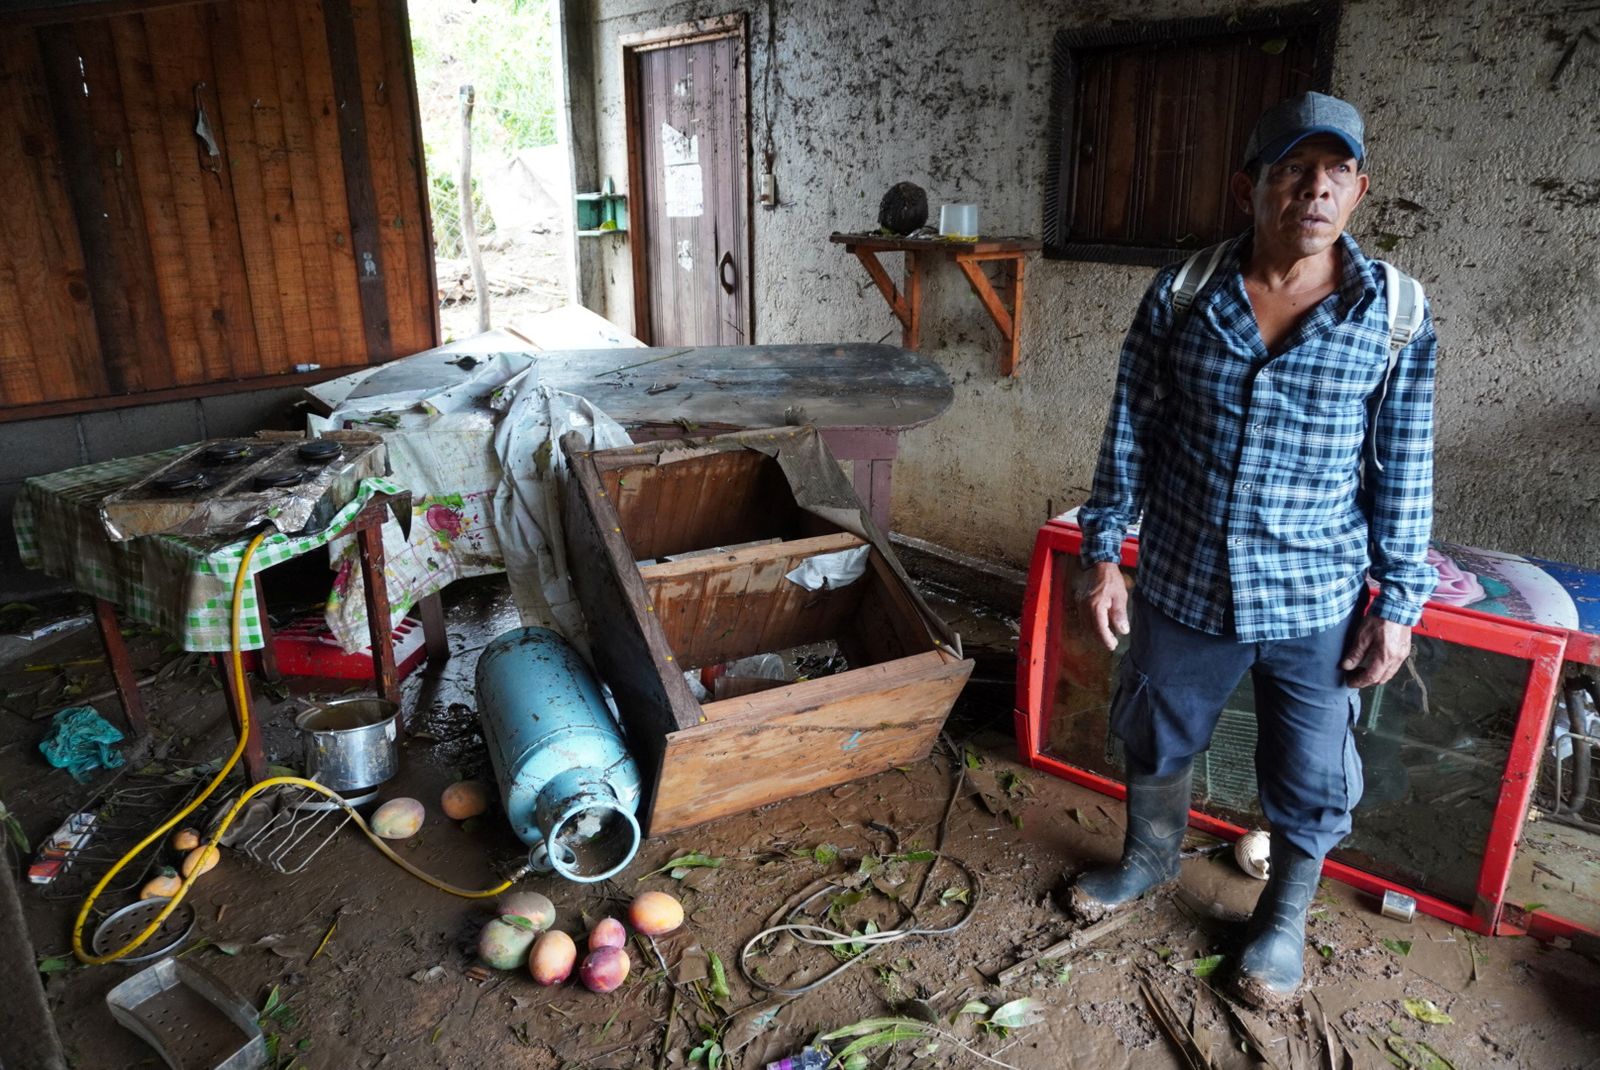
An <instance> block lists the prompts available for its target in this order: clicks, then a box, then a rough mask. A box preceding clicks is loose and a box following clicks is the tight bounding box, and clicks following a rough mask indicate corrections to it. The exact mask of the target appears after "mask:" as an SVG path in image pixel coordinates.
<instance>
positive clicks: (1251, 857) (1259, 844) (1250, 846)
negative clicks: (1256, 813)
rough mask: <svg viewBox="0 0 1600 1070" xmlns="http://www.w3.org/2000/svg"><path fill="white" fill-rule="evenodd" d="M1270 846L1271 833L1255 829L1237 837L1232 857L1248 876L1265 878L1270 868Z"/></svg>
mask: <svg viewBox="0 0 1600 1070" xmlns="http://www.w3.org/2000/svg"><path fill="white" fill-rule="evenodd" d="M1271 848H1272V834H1271V833H1269V832H1263V831H1261V830H1260V829H1256V830H1255V831H1254V832H1247V833H1245V834H1244V835H1243V836H1240V837H1239V842H1237V843H1235V844H1234V845H1233V858H1234V861H1236V862H1238V863H1239V868H1240V869H1242V870H1244V871H1245V872H1246V873H1248V874H1250V876H1252V877H1255V878H1256V879H1257V880H1266V879H1267V871H1268V870H1269V869H1271V868H1272V861H1271Z"/></svg>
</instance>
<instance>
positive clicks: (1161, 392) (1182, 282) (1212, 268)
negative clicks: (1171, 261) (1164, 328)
mask: <svg viewBox="0 0 1600 1070" xmlns="http://www.w3.org/2000/svg"><path fill="white" fill-rule="evenodd" d="M1227 249H1228V243H1227V242H1219V243H1218V244H1216V245H1213V246H1211V247H1209V248H1206V249H1201V250H1200V251H1199V252H1198V253H1193V254H1191V255H1190V257H1189V259H1187V260H1185V261H1184V262H1183V266H1182V267H1181V268H1179V269H1178V273H1177V274H1176V275H1174V276H1173V277H1172V289H1171V291H1170V293H1171V297H1172V326H1171V328H1170V331H1171V332H1176V331H1177V329H1178V328H1179V327H1180V326H1181V325H1182V324H1183V321H1184V318H1185V317H1186V316H1188V315H1189V309H1190V308H1192V307H1193V306H1194V299H1195V297H1196V296H1198V295H1199V293H1200V288H1201V287H1202V286H1204V285H1205V284H1206V283H1207V282H1208V281H1209V280H1210V279H1211V276H1212V275H1213V274H1215V273H1216V270H1217V265H1218V264H1220V263H1221V262H1222V254H1223V253H1225V252H1226V251H1227ZM1170 374H1171V373H1170V369H1168V367H1167V364H1166V362H1163V363H1162V365H1161V368H1160V374H1159V375H1158V376H1157V377H1156V389H1155V395H1156V400H1157V401H1165V400H1166V398H1167V395H1168V394H1170V393H1172V384H1171V382H1170V381H1169V377H1170Z"/></svg>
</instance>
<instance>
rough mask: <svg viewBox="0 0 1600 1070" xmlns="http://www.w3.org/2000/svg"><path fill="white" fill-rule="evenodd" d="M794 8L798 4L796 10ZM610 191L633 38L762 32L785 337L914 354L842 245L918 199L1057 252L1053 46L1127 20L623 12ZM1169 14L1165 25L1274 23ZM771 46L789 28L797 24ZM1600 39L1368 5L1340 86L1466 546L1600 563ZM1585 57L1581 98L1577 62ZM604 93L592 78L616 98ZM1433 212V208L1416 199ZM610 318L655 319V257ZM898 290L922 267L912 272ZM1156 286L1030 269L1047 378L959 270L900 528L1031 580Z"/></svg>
mask: <svg viewBox="0 0 1600 1070" xmlns="http://www.w3.org/2000/svg"><path fill="white" fill-rule="evenodd" d="M768 3H770V4H771V5H772V6H770V7H769V6H768ZM586 6H587V7H589V8H592V10H593V11H594V12H595V21H594V24H593V31H592V33H593V42H592V45H593V47H592V53H591V54H592V56H593V58H594V65H595V69H594V70H593V71H592V72H588V71H585V70H583V69H581V68H579V67H577V65H576V64H575V65H574V69H573V71H572V72H571V74H572V77H573V78H574V79H576V80H577V81H578V82H579V83H580V84H578V85H575V86H574V87H573V91H574V92H582V91H583V89H584V88H585V84H586V85H587V87H588V88H590V89H592V91H593V92H594V93H595V105H596V111H595V114H596V135H597V141H598V155H599V159H598V166H597V168H596V172H597V173H598V174H599V175H600V176H604V175H607V174H609V175H611V176H612V177H613V178H614V179H615V180H616V181H617V183H618V186H619V188H620V187H622V186H624V185H625V181H626V176H627V166H626V150H625V141H624V129H623V122H624V116H623V108H622V81H621V53H620V46H619V44H618V40H617V39H618V36H619V35H620V34H623V33H627V32H631V31H637V30H645V29H650V28H655V27H660V26H666V25H673V24H677V23H682V22H686V21H689V20H692V19H697V18H703V17H709V16H712V15H720V14H724V13H727V12H729V11H741V10H742V11H745V12H746V13H747V16H748V25H749V41H750V57H751V64H750V67H751V69H750V88H751V94H750V100H751V126H752V142H753V144H754V145H755V146H756V147H757V148H758V149H759V147H760V146H761V145H762V144H763V142H764V140H765V138H766V136H767V131H768V129H769V126H770V130H771V137H772V142H773V145H774V147H775V150H776V167H775V169H776V173H777V177H778V184H779V195H780V199H781V202H782V203H781V205H780V206H779V207H778V208H776V209H773V210H770V211H768V210H762V209H760V208H758V209H756V218H755V235H756V256H755V267H754V277H755V280H754V284H755V286H756V294H757V297H756V340H757V341H759V342H764V343H782V342H809V341H841V340H851V341H856V340H861V341H878V340H880V339H889V340H898V338H899V327H898V324H897V322H896V321H895V320H894V318H893V317H892V316H891V315H890V313H889V311H888V309H887V308H886V306H885V305H884V302H883V300H882V298H881V297H879V295H878V294H877V293H876V292H875V291H874V290H873V289H872V288H871V286H870V284H869V283H868V281H867V278H866V275H865V273H864V272H863V271H862V270H861V268H860V266H859V265H858V264H857V263H856V262H855V260H854V258H852V257H847V256H846V254H845V253H844V252H843V251H842V249H841V248H840V247H839V246H835V245H830V244H829V243H828V241H827V236H828V234H829V232H830V231H834V230H859V229H870V228H872V227H874V226H876V211H877V203H878V198H879V197H880V196H881V195H882V193H883V191H884V190H886V189H887V188H888V187H889V186H890V185H891V184H893V183H894V182H896V181H899V180H902V179H909V180H912V181H915V182H917V183H919V184H921V185H923V186H924V187H925V188H926V189H927V190H928V193H929V199H930V201H931V202H932V203H933V204H934V205H937V204H939V203H940V202H941V201H953V200H962V201H969V200H970V201H976V202H978V203H979V204H980V205H981V206H982V226H983V230H984V231H985V232H987V233H1000V234H1020V233H1028V234H1038V233H1040V231H1041V228H1042V215H1043V211H1042V193H1041V191H1042V189H1043V181H1044V174H1045V149H1046V132H1047V122H1048V118H1049V97H1050V78H1051V66H1050V49H1051V38H1052V35H1053V33H1054V31H1055V30H1056V29H1058V28H1060V27H1090V26H1099V25H1104V24H1105V23H1106V22H1108V21H1110V20H1119V21H1121V20H1125V19H1126V18H1127V16H1128V14H1129V12H1130V11H1132V10H1134V9H1132V8H1130V7H1129V6H1128V5H1126V4H1125V3H1120V2H1119V3H1105V2H1098V0H1055V2H1042V0H1020V2H1016V3H1011V2H1006V3H1001V2H997V0H988V2H979V3H974V4H971V5H934V4H927V3H920V2H916V0H898V2H896V0H868V2H867V3H860V2H850V0H768V2H761V0H753V2H751V3H740V2H739V0H691V2H687V3H676V4H655V3H647V2H642V0H593V2H592V3H586ZM1267 6H1270V5H1266V4H1261V3H1230V4H1226V5H1223V4H1217V3H1211V4H1207V3H1201V2H1196V0H1157V2H1153V3H1149V4H1145V5H1142V11H1141V13H1140V17H1148V18H1151V19H1156V18H1171V17H1178V16H1190V15H1202V14H1217V13H1220V12H1226V11H1233V10H1236V9H1245V8H1248V9H1255V8H1264V7H1267ZM769 27H770V30H769ZM1586 28H1587V29H1590V30H1591V31H1593V32H1594V33H1595V34H1596V35H1600V12H1596V11H1594V10H1593V9H1592V5H1576V6H1575V5H1573V4H1570V3H1554V2H1549V3H1530V2H1526V0H1523V2H1517V0H1509V2H1506V0H1494V2H1489V0H1463V2H1460V3H1456V2H1451V3H1445V2H1443V0H1366V2H1361V0H1355V2H1350V3H1347V4H1345V5H1344V11H1343V19H1342V23H1341V28H1340V31H1339V36H1338V41H1337V47H1336V53H1335V60H1334V87H1333V88H1334V91H1335V92H1337V93H1339V94H1341V95H1345V96H1347V97H1349V98H1350V99H1352V100H1354V101H1355V102H1356V103H1357V104H1358V105H1360V106H1361V107H1362V108H1363V109H1364V110H1365V112H1366V115H1367V119H1368V124H1369V132H1370V135H1369V144H1370V149H1371V164H1372V167H1371V170H1372V183H1373V184H1372V195H1371V197H1370V198H1369V200H1368V202H1367V203H1366V204H1365V205H1364V206H1363V207H1362V209H1361V210H1360V211H1359V212H1358V213H1357V216H1356V218H1355V221H1354V223H1353V226H1352V229H1353V231H1354V233H1355V236H1356V237H1357V239H1358V240H1360V241H1362V242H1363V244H1364V245H1365V246H1366V247H1367V248H1368V250H1369V251H1370V252H1374V253H1376V249H1375V247H1374V245H1373V241H1374V239H1375V237H1376V236H1377V234H1378V233H1379V232H1383V233H1387V234H1394V235H1398V236H1399V242H1398V244H1397V245H1396V246H1395V247H1394V248H1393V250H1392V251H1391V252H1390V253H1389V254H1387V255H1388V256H1389V258H1390V259H1392V260H1394V261H1395V262H1397V263H1398V264H1399V265H1400V266H1401V267H1402V268H1404V269H1405V270H1407V271H1409V272H1411V273H1412V274H1414V275H1416V276H1417V277H1419V278H1420V279H1421V280H1422V281H1423V283H1424V285H1425V286H1426V287H1427V289H1428V292H1429V294H1430V296H1431V299H1432V301H1433V303H1434V310H1435V316H1436V322H1437V324H1438V329H1439V334H1440V336H1441V339H1442V345H1441V355H1440V365H1439V408H1438V520H1437V525H1436V534H1437V535H1438V536H1439V537H1441V538H1445V539H1449V540H1453V541H1457V542H1464V543H1468V544H1472V545H1478V546H1485V547H1492V548H1500V549H1506V550H1513V551H1520V552H1526V553H1530V554H1536V555H1540V556H1547V557H1553V558H1557V559H1563V560H1568V561H1572V562H1574V563H1579V564H1586V565H1590V566H1600V522H1597V519H1596V518H1597V516H1600V354H1597V352H1596V346H1597V342H1600V111H1597V110H1596V108H1595V106H1594V102H1595V100H1596V99H1597V98H1600V45H1597V44H1596V43H1595V40H1594V38H1593V37H1583V36H1581V31H1583V30H1584V29H1586ZM1571 42H1576V44H1575V47H1574V48H1573V50H1572V54H1571V57H1570V59H1569V60H1568V62H1567V63H1566V64H1565V66H1564V68H1563V69H1561V71H1560V73H1559V77H1557V68H1558V66H1559V65H1560V60H1561V58H1562V56H1563V55H1564V54H1565V53H1566V52H1567V50H1568V45H1569V43H1571ZM586 76H587V77H586ZM1410 205H1419V206H1420V207H1409V206H1410ZM604 256H605V261H604V268H603V270H602V271H601V272H599V285H601V286H602V287H603V293H602V294H601V295H599V297H598V299H597V297H596V295H595V294H593V293H590V294H587V295H586V303H590V304H591V305H598V306H600V307H603V308H604V310H605V311H606V313H607V315H609V316H610V318H611V319H613V320H614V321H615V322H617V323H619V324H622V325H624V326H627V325H628V324H629V323H630V320H631V312H630V309H631V304H630V300H631V299H630V277H629V275H630V271H629V263H628V259H627V249H626V246H625V245H622V244H620V243H618V244H616V245H614V246H608V247H607V248H606V250H605V252H604ZM891 270H892V271H896V270H898V269H897V266H894V265H892V263H891ZM1149 277H1150V270H1149V269H1146V268H1128V267H1114V266H1109V265H1104V264H1095V263H1069V262H1062V261H1046V260H1039V261H1036V262H1034V263H1032V264H1030V265H1029V267H1028V272H1027V308H1026V314H1025V315H1024V317H1023V336H1024V347H1023V359H1022V369H1021V374H1020V375H1019V376H1018V377H1017V378H1016V379H1013V380H1005V379H1000V378H998V377H997V375H996V352H997V349H998V335H997V334H996V332H995V330H994V328H993V326H992V325H991V324H990V323H989V321H988V320H987V318H986V317H985V316H984V315H983V313H982V311H981V310H980V309H979V307H978V304H977V302H976V300H975V299H974V298H973V296H972V294H971V292H970V291H969V289H968V287H967V286H966V284H965V282H964V281H962V280H961V279H960V276H959V274H958V273H957V272H956V271H955V270H954V269H953V268H952V267H950V266H948V265H945V266H942V268H941V270H939V271H937V272H935V273H934V277H933V278H932V279H931V280H930V282H929V284H928V286H927V289H926V299H925V303H924V308H925V322H926V325H925V327H924V329H923V342H922V350H923V352H924V353H926V354H927V355H928V356H930V357H932V358H933V359H934V360H936V361H938V362H939V364H940V365H941V366H943V367H944V369H945V370H946V371H947V372H948V373H949V375H950V378H951V380H952V381H953V382H954V384H955V390H956V399H955V403H954V404H953V405H952V406H951V408H950V410H949V411H948V412H947V413H945V415H944V416H943V417H941V418H940V419H938V420H937V421H935V422H934V423H933V424H931V425H929V426H927V427H925V428H922V429H920V430H917V431H915V432H913V433H910V434H908V435H907V436H905V438H904V439H903V450H904V452H903V455H902V460H901V462H900V463H899V464H898V465H897V466H896V470H895V471H896V481H895V500H894V509H895V526H896V528H897V529H899V530H902V531H904V532H907V533H909V534H911V535H915V536H919V537H922V538H926V539H929V540H932V541H934V542H937V543H942V544H945V545H948V546H952V547H955V548H958V549H961V550H965V551H967V552H970V553H974V554H978V555H980V556H985V557H988V558H991V559H997V560H1006V561H1010V562H1013V563H1020V562H1022V561H1023V560H1025V558H1026V555H1027V552H1028V549H1029V547H1030V545H1031V543H1032V539H1033V533H1034V530H1035V529H1036V527H1037V526H1038V524H1039V522H1040V521H1042V520H1043V519H1045V517H1046V516H1048V515H1049V514H1050V513H1051V511H1052V510H1055V511H1059V510H1061V509H1063V508H1065V507H1066V506H1068V505H1071V504H1073V503H1075V502H1077V501H1079V500H1081V498H1082V497H1083V496H1084V495H1085V494H1086V488H1087V487H1088V484H1089V481H1090V478H1091V474H1092V469H1093V459H1094V454H1095V450H1096V446H1097V444H1098V441H1099V435H1100V428H1101V424H1102V421H1103V419H1104V413H1105V405H1106V399H1107V396H1108V393H1109V391H1110V388H1111V383H1112V379H1113V374H1114V369H1115V363H1116V356H1117V348H1118V344H1119V342H1120V339H1121V336H1122V333H1123V331H1124V330H1125V329H1126V328H1127V324H1128V322H1129V320H1130V319H1131V317H1132V315H1133V310H1134V307H1135V305H1136V303H1137V301H1138V298H1139V296H1140V294H1141V293H1142V292H1143V289H1144V287H1145V285H1146V284H1147V282H1148V279H1149Z"/></svg>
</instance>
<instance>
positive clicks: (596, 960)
mask: <svg viewBox="0 0 1600 1070" xmlns="http://www.w3.org/2000/svg"><path fill="white" fill-rule="evenodd" d="M631 965H632V962H631V961H630V960H629V959H628V953H627V952H626V951H624V950H623V949H622V948H620V947H602V948H597V949H595V950H594V951H591V952H589V954H587V955H585V956H584V959H583V965H582V966H580V967H578V976H579V977H581V978H582V979H583V985H584V987H585V988H587V989H588V990H589V991H591V992H614V991H616V989H617V987H618V986H619V985H621V984H622V982H624V981H626V980H627V979H628V968H629V967H630V966H631Z"/></svg>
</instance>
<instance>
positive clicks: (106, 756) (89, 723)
mask: <svg viewBox="0 0 1600 1070" xmlns="http://www.w3.org/2000/svg"><path fill="white" fill-rule="evenodd" d="M121 741H122V731H121V730H120V729H118V728H117V727H116V726H115V725H113V724H112V723H111V722H110V721H108V720H106V719H105V718H104V717H102V716H100V715H99V714H98V713H96V712H95V711H94V709H93V707H90V706H69V707H67V708H66V709H64V710H60V711H58V712H57V713H56V715H55V717H53V718H52V719H51V721H50V734H49V735H47V736H45V738H44V739H43V740H41V741H40V742H39V752H40V753H41V754H43V755H44V756H45V760H46V761H48V762H49V763H50V764H51V765H53V766H55V767H56V768H57V769H65V770H66V771H67V772H69V773H71V774H72V777H73V779H74V780H76V781H78V782H79V783H80V784H81V783H83V782H84V781H86V780H88V779H89V776H90V774H92V773H93V772H94V771H95V770H96V769H116V768H118V767H120V766H121V765H122V762H123V758H122V754H121V752H120V751H118V750H117V749H116V744H117V743H120V742H121Z"/></svg>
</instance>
